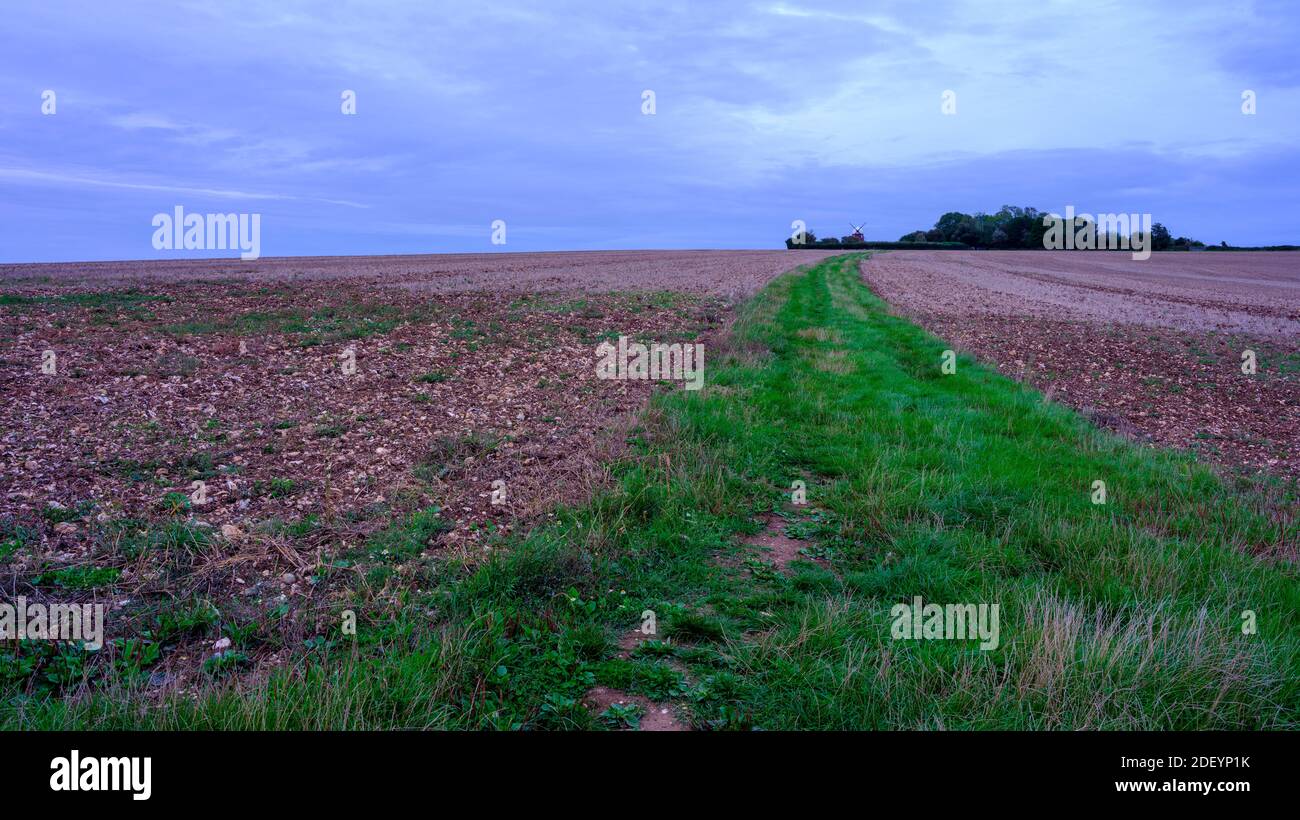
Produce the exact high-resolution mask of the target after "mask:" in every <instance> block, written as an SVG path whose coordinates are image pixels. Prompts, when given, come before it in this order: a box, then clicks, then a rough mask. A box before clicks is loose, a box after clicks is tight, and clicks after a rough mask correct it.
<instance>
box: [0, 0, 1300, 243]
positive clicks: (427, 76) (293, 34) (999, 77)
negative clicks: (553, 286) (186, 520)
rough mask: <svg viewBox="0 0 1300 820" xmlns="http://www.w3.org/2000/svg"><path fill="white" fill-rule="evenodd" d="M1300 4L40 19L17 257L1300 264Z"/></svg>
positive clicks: (13, 58) (36, 19) (11, 21)
mask: <svg viewBox="0 0 1300 820" xmlns="http://www.w3.org/2000/svg"><path fill="white" fill-rule="evenodd" d="M1139 7H1140V8H1139ZM1298 9H1300V4H1295V3H1292V2H1289V0H1279V1H1278V2H1246V3H1232V2H1203V3H1202V2H1186V1H1185V0H1184V1H1182V2H1154V3H1133V2H1116V3H1109V2H1091V3H1080V2H1068V3H1067V2H1050V1H1049V2H1042V1H1041V0H1039V1H1038V2H1033V3H1025V2H1017V3H997V2H981V3H976V2H972V3H944V2H925V3H920V2H899V3H872V2H858V3H846V2H842V0H837V2H812V1H811V0H809V1H808V2H804V1H803V0H789V2H754V3H738V2H737V3H729V2H708V3H703V2H699V3H691V4H687V3H673V2H662V1H658V2H646V3H640V2H618V3H610V2H590V3H564V2H546V3H540V2H536V0H532V1H531V2H512V0H493V2H490V3H441V2H415V1H414V0H412V1H411V2H396V1H393V2H386V1H385V0H368V2H347V1H343V2H330V3H324V2H318V3H305V2H303V3H300V2H294V0H276V2H264V1H262V2H221V0H215V2H171V3H157V2H154V3H135V2H114V3H111V4H94V3H85V2H60V1H59V0H46V1H45V2H41V3H20V4H10V5H8V6H7V7H6V10H5V12H4V15H5V22H4V25H3V27H2V28H0V261H8V262H20V261H52V260H81V259H143V258H155V257H160V256H175V255H181V254H180V253H178V252H170V251H157V250H155V249H154V248H153V246H152V244H151V238H152V235H153V228H152V226H151V219H152V217H153V215H154V214H156V213H160V212H167V213H170V212H171V211H172V209H173V208H174V207H175V206H177V205H181V206H183V207H184V208H185V209H186V210H187V211H190V212H223V213H231V212H234V213H260V214H262V237H261V245H262V254H263V255H267V256H279V255H304V254H349V253H438V252H461V251H484V252H487V251H527V250H566V249H607V248H699V247H717V248H763V247H779V246H780V244H781V241H782V240H783V239H784V237H785V236H786V235H788V233H789V231H790V223H791V221H792V220H794V219H804V220H806V221H807V223H808V225H809V226H810V227H811V228H812V229H813V230H814V231H816V232H817V233H819V234H823V235H825V234H843V233H848V232H849V222H850V221H852V222H862V221H865V222H866V223H867V228H866V233H867V235H868V236H869V237H871V238H879V239H896V238H898V237H899V236H900V235H901V234H903V233H905V232H908V231H911V230H914V229H917V228H927V227H930V226H931V225H932V224H933V222H934V220H935V219H936V218H937V217H938V216H939V215H940V214H941V213H943V212H944V211H947V210H962V211H968V212H969V211H976V210H988V211H993V210H996V209H997V208H998V207H999V206H1001V205H1003V204H1019V205H1034V206H1037V207H1039V208H1042V209H1045V210H1052V211H1057V212H1060V211H1062V210H1063V209H1064V208H1065V206H1066V205H1071V204H1072V205H1074V206H1075V207H1076V209H1078V210H1079V211H1088V212H1094V213H1095V212H1138V213H1151V214H1153V216H1154V219H1155V220H1156V221H1158V222H1162V223H1164V224H1165V225H1167V226H1169V227H1170V229H1171V230H1172V231H1173V232H1174V233H1175V234H1176V235H1178V234H1186V235H1189V236H1193V237H1196V238H1198V239H1201V240H1203V241H1206V242H1212V243H1217V242H1219V241H1220V240H1227V241H1229V242H1230V243H1234V244H1263V243H1276V242H1300V219H1297V215H1296V206H1297V205H1300V162H1297V160H1298V159H1300V147H1297V146H1300V59H1297V57H1296V56H1295V55H1296V50H1297V47H1296V43H1297V42H1300V10H1298ZM47 89H48V90H53V91H54V92H55V95H56V97H55V103H56V113H55V114H53V115H46V114H43V113H42V111H41V106H42V92H43V91H45V90H47ZM346 89H350V90H353V91H355V93H356V110H357V113H356V114H355V115H354V116H348V115H344V114H343V113H341V111H340V107H341V94H342V92H343V91H344V90H346ZM646 89H650V90H653V91H654V92H655V109H656V110H655V113H654V114H653V115H645V114H643V113H642V92H643V91H644V90H646ZM1247 89H1249V90H1251V91H1253V92H1254V93H1255V99H1256V113H1255V114H1254V115H1252V116H1248V115H1244V114H1243V113H1242V111H1241V106H1242V97H1241V95H1242V92H1243V91H1244V90H1247ZM946 90H951V91H954V92H955V94H956V114H955V115H945V114H944V113H942V111H941V102H942V94H943V92H944V91H946ZM495 219H502V220H505V221H506V224H507V238H508V241H507V244H506V245H504V246H494V245H492V244H491V242H490V236H491V231H490V225H491V223H492V221H493V220H495ZM191 255H197V256H212V255H218V254H214V253H212V252H194V253H192V254H191ZM230 255H233V252H232V253H231V254H230Z"/></svg>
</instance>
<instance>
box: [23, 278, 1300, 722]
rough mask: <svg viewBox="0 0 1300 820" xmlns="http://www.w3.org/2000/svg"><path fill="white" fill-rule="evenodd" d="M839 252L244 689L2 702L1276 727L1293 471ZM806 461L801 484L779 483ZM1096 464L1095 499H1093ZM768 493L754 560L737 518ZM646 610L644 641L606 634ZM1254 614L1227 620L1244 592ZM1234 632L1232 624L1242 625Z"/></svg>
mask: <svg viewBox="0 0 1300 820" xmlns="http://www.w3.org/2000/svg"><path fill="white" fill-rule="evenodd" d="M858 258H859V257H858V256H857V255H848V256H841V257H835V258H833V259H830V260H826V261H824V262H821V263H819V264H817V265H815V266H813V267H811V268H810V269H807V270H804V271H800V272H795V273H793V274H789V275H786V276H784V277H782V278H780V279H779V280H777V281H776V282H774V283H773V284H772V285H770V286H769V287H768V288H767V289H766V290H765V291H764V292H763V293H761V294H760V295H759V296H758V297H757V298H756V299H755V300H754V301H753V302H751V303H750V304H749V305H748V306H747V308H746V310H745V312H744V315H743V316H742V317H741V319H740V321H739V322H738V323H737V325H736V327H735V330H734V333H733V337H732V339H731V340H730V342H729V348H728V349H727V350H723V351H719V350H709V351H708V358H707V360H706V361H707V368H708V369H707V380H706V381H707V387H706V388H705V389H704V390H702V391H699V392H695V393H690V392H685V391H674V392H671V393H668V394H666V395H664V396H661V397H660V398H659V399H657V400H656V402H655V403H654V405H653V407H652V408H651V410H650V412H649V414H648V416H647V419H646V422H645V424H644V426H643V427H642V428H641V429H640V430H638V431H637V441H636V444H635V447H634V456H633V457H632V458H630V459H628V460H627V461H626V462H625V463H623V464H621V465H620V466H619V468H618V486H617V487H616V488H614V489H613V490H612V491H610V492H609V493H607V494H605V495H603V496H602V497H600V498H597V499H595V500H594V501H593V502H592V503H591V504H590V505H589V506H588V507H587V508H584V509H581V510H576V511H567V512H565V513H564V514H563V515H562V516H560V517H559V520H558V521H557V523H555V524H554V525H551V526H548V527H546V528H543V529H541V530H539V531H536V532H534V533H533V534H532V535H531V536H529V537H528V538H527V539H526V540H520V541H517V542H512V543H509V544H504V545H503V547H506V549H502V550H500V551H499V553H498V554H499V556H500V557H498V558H495V559H493V560H492V561H490V562H488V563H487V564H485V565H481V566H478V567H473V568H467V567H457V566H444V567H443V568H442V569H441V570H440V574H439V577H438V578H437V579H436V583H434V584H433V586H434V589H432V590H428V589H426V590H424V591H422V592H417V591H414V590H412V591H411V592H410V593H409V596H408V601H407V603H408V606H407V608H406V609H404V610H403V611H402V612H400V613H398V614H396V615H395V614H393V612H392V610H391V609H389V608H385V609H376V610H375V611H368V610H366V609H364V608H358V618H359V621H360V628H359V634H358V637H357V639H356V640H355V643H352V642H350V641H335V642H334V643H335V646H334V648H332V649H324V650H322V651H321V653H320V654H319V655H318V656H315V657H313V658H310V659H309V662H307V663H304V664H299V665H296V667H295V671H292V672H288V673H282V674H277V675H275V676H273V677H272V678H271V679H270V680H269V681H267V682H266V683H264V684H262V685H261V688H260V689H259V691H256V692H253V693H252V694H251V695H250V694H248V693H247V692H244V693H240V692H237V691H230V690H228V691H222V692H215V693H212V694H211V695H209V696H207V697H204V698H201V699H199V700H197V701H195V702H188V701H186V702H175V703H172V704H171V705H169V706H167V707H166V708H157V707H152V708H149V709H146V710H144V711H141V710H139V709H138V708H137V707H138V702H137V701H138V698H139V695H138V694H137V693H135V692H134V691H133V690H131V689H130V688H129V686H125V685H124V688H122V689H121V690H120V691H116V692H112V693H110V694H108V695H106V696H105V695H101V696H99V697H95V698H90V699H85V700H83V701H81V702H80V703H79V704H78V705H76V706H75V707H68V706H66V705H64V704H62V703H44V704H27V705H26V706H25V707H23V708H21V709H18V710H15V709H10V710H9V711H7V712H5V713H4V715H3V722H4V723H5V724H8V725H10V726H13V725H19V724H22V725H32V726H87V725H88V726H96V727H101V728H112V727H123V726H135V727H140V726H153V727H162V728H187V727H226V728H240V727H244V728H380V727H390V726H402V727H451V728H456V727H464V728H478V727H494V728H523V727H528V728H587V727H592V726H596V725H611V726H613V725H626V724H627V723H629V722H633V723H634V722H635V716H634V715H633V714H631V713H630V712H628V713H621V712H618V711H615V712H614V713H607V714H605V715H604V716H603V717H597V716H595V715H593V714H592V713H591V712H590V711H589V710H588V709H587V708H586V707H584V705H583V703H582V700H583V696H584V695H585V693H586V692H588V691H589V690H590V689H591V688H592V687H593V686H596V685H600V686H604V687H610V688H614V689H618V690H620V691H624V692H629V693H637V694H640V695H643V696H645V697H649V698H651V699H653V700H656V701H660V702H666V703H671V704H673V707H674V708H675V709H677V710H678V711H680V712H681V713H682V714H683V716H684V717H685V718H686V719H687V720H689V721H690V722H691V723H692V724H693V725H695V726H696V727H699V728H750V727H762V728H766V729H793V728H824V729H870V728H881V729H885V728H949V729H957V728H1029V729H1073V728H1099V729H1157V728H1159V729H1196V728H1295V727H1296V725H1297V721H1298V720H1300V691H1298V686H1300V684H1298V683H1297V681H1300V585H1298V584H1297V578H1296V569H1295V566H1294V565H1293V564H1288V563H1276V562H1274V563H1269V562H1264V561H1261V560H1259V559H1257V558H1255V557H1254V556H1255V555H1258V554H1274V555H1275V554H1279V553H1283V554H1285V553H1286V552H1287V551H1288V550H1289V551H1290V552H1291V553H1294V551H1295V546H1296V544H1297V540H1298V539H1300V529H1298V527H1297V522H1296V518H1295V499H1294V498H1293V497H1284V498H1280V499H1272V500H1271V501H1270V500H1264V499H1261V500H1257V501H1249V500H1246V497H1245V496H1242V495H1238V494H1237V493H1236V492H1234V491H1232V490H1230V489H1228V488H1226V487H1225V486H1224V485H1223V484H1222V483H1221V482H1220V481H1219V480H1218V479H1216V478H1215V477H1214V476H1213V475H1212V474H1211V473H1209V472H1208V471H1206V470H1204V469H1202V468H1200V467H1197V466H1196V465H1194V464H1193V463H1192V462H1190V461H1189V460H1188V459H1186V458H1185V457H1183V456H1179V455H1173V454H1167V453H1161V452H1155V451H1150V450H1144V449H1140V448H1137V447H1134V446H1131V445H1129V444H1127V443H1125V442H1123V441H1121V440H1119V439H1117V438H1115V437H1113V436H1111V435H1109V434H1107V433H1105V432H1101V431H1098V430H1096V429H1094V428H1092V427H1090V426H1089V425H1088V424H1086V423H1085V422H1084V421H1082V420H1081V419H1080V418H1079V417H1078V416H1076V415H1075V414H1074V413H1073V412H1071V411H1069V410H1067V409H1065V408H1063V407H1060V406H1056V405H1051V404H1044V403H1043V401H1042V397H1041V396H1040V395H1039V394H1037V393H1036V392H1034V391H1032V390H1030V389H1027V388H1025V387H1023V386H1021V385H1019V384H1017V383H1014V382H1011V381H1009V380H1007V379H1005V378H1003V377H1002V376H1000V375H998V374H997V373H995V372H993V371H991V370H989V369H987V368H984V367H981V366H979V365H977V364H975V363H973V362H971V361H968V360H965V359H959V360H958V361H957V365H956V372H955V373H953V374H950V375H946V374H944V373H943V372H942V371H941V367H940V364H941V356H942V353H943V349H944V345H943V343H941V342H940V341H939V340H937V339H935V338H933V337H931V336H929V335H928V334H926V333H925V332H924V331H922V330H920V329H918V328H917V327H916V326H914V325H912V324H910V323H908V322H906V321H904V320H902V319H898V318H895V317H892V316H890V315H889V314H888V313H887V312H886V310H885V306H884V305H883V304H882V303H881V302H880V301H879V300H878V299H876V298H875V297H874V296H873V295H872V294H871V293H870V292H869V290H868V289H867V288H866V287H865V286H864V285H863V284H862V282H861V278H860V276H859V275H858V272H857V261H858ZM795 481H803V482H804V484H805V485H806V494H807V497H806V502H807V503H806V504H803V505H793V504H791V503H790V501H791V487H792V483H793V482H795ZM1096 481H1103V482H1105V487H1106V503H1104V504H1097V503H1094V499H1095V497H1096V496H1095V485H1094V482H1096ZM767 512H775V513H778V514H780V515H781V516H783V517H784V519H785V529H786V532H787V533H788V534H789V535H790V536H792V537H795V538H797V539H799V540H800V541H802V542H803V543H805V545H806V547H805V556H804V557H805V558H806V559H807V560H798V561H795V562H794V563H792V564H790V565H789V566H788V567H785V568H779V567H776V566H774V565H771V564H769V563H767V562H765V561H764V560H763V559H764V556H763V555H762V554H761V553H758V552H756V551H754V550H753V549H752V548H749V547H746V546H745V545H744V544H743V543H742V539H743V537H744V536H746V535H750V534H754V533H755V532H757V531H758V530H760V529H761V528H762V526H763V525H762V524H761V523H760V522H759V521H758V516H759V515H760V514H763V513H767ZM917 596H920V597H921V598H922V599H923V600H924V602H925V603H937V604H940V605H943V604H972V605H976V606H978V605H988V606H991V605H993V604H996V605H997V606H998V645H997V648H996V649H989V650H981V649H980V648H979V644H980V641H979V640H978V639H976V640H965V639H954V640H940V639H933V640H912V639H907V638H903V639H896V638H895V637H893V632H894V624H895V619H894V617H892V616H891V608H892V607H893V606H894V605H895V604H899V603H909V604H910V603H911V602H912V601H913V600H914V598H916V597H917ZM646 610H649V611H652V612H653V613H654V618H655V621H656V623H657V628H658V634H657V635H656V638H658V640H653V641H647V642H645V643H642V644H640V646H639V647H637V648H636V650H635V651H634V652H631V653H630V654H628V653H620V652H619V650H618V647H617V646H616V644H615V641H616V640H617V639H618V638H619V636H620V635H624V634H626V633H628V632H630V631H632V630H634V629H635V628H636V627H637V625H638V624H639V623H640V622H641V618H642V613H643V612H644V611H646ZM1246 612H1249V613H1253V620H1252V619H1251V616H1250V615H1246V616H1243V613H1246ZM1251 623H1253V624H1254V626H1255V630H1254V631H1253V632H1250V631H1249V630H1247V631H1245V632H1244V631H1243V624H1247V625H1249V624H1251Z"/></svg>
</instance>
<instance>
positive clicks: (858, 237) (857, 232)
mask: <svg viewBox="0 0 1300 820" xmlns="http://www.w3.org/2000/svg"><path fill="white" fill-rule="evenodd" d="M866 224H867V223H865V222H863V223H862V225H866ZM862 225H854V224H853V223H852V222H850V223H849V227H851V228H853V233H851V234H849V239H852V240H853V241H854V242H863V241H865V240H864V237H863V236H862Z"/></svg>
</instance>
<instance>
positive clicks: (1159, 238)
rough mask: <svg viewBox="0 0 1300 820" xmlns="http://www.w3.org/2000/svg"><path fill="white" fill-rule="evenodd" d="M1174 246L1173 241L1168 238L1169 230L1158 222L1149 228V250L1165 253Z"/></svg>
mask: <svg viewBox="0 0 1300 820" xmlns="http://www.w3.org/2000/svg"><path fill="white" fill-rule="evenodd" d="M1173 244H1174V240H1173V239H1172V238H1171V237H1170V236H1169V229H1168V228H1166V227H1165V226H1164V225H1161V224H1160V223H1159V222H1157V223H1156V224H1154V225H1152V226H1151V250H1153V251H1167V250H1169V247H1170V246H1171V245H1173Z"/></svg>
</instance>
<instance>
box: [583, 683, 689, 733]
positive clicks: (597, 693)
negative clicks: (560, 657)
mask: <svg viewBox="0 0 1300 820" xmlns="http://www.w3.org/2000/svg"><path fill="white" fill-rule="evenodd" d="M583 703H584V705H586V707H587V708H588V709H590V710H591V711H592V712H593V713H594V714H596V715H597V716H599V715H601V714H602V713H604V712H605V711H606V710H607V709H609V708H610V707H611V706H615V707H628V706H631V707H636V708H637V709H639V710H640V714H641V718H640V722H639V724H638V725H637V727H636V729H637V731H640V732H689V731H690V727H689V726H687V725H686V724H685V723H683V722H682V720H681V719H680V718H678V717H677V712H676V711H675V710H674V709H673V707H672V705H671V704H667V703H655V702H654V701H652V700H650V699H649V698H647V697H643V696H642V695H630V694H628V693H627V692H620V691H619V690H617V689H609V688H606V687H604V686H597V687H596V688H595V689H592V690H591V691H590V692H588V693H587V697H586V698H584V699H583Z"/></svg>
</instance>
